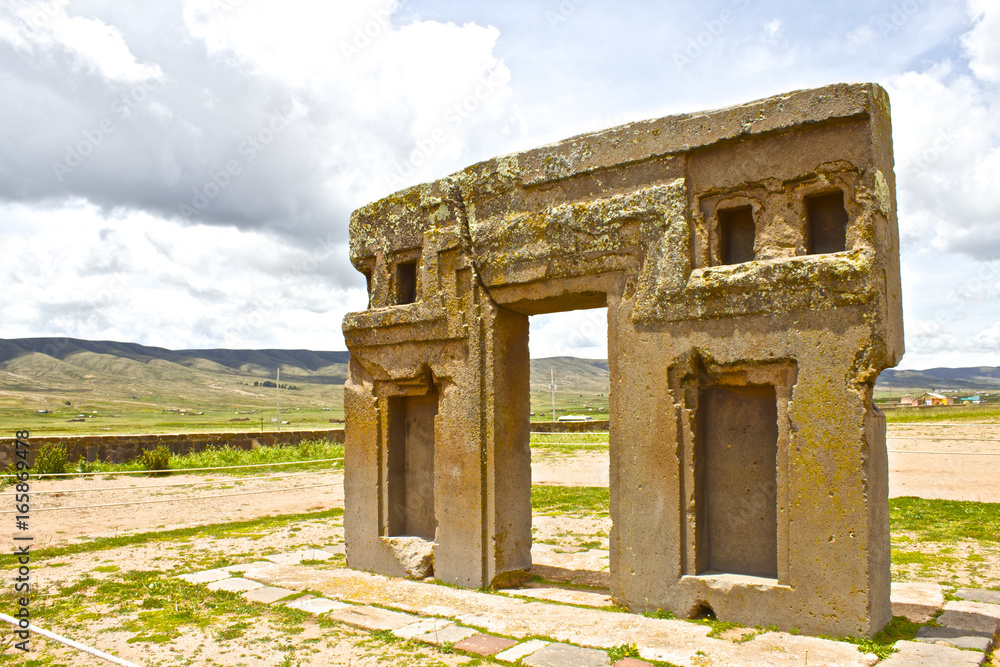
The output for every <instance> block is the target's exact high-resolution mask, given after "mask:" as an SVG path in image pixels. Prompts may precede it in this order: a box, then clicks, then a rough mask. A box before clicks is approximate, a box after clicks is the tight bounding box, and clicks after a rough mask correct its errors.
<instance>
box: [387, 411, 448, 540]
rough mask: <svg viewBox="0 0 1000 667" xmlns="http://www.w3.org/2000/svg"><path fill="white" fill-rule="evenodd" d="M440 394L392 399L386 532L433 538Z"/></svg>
mask: <svg viewBox="0 0 1000 667" xmlns="http://www.w3.org/2000/svg"><path fill="white" fill-rule="evenodd" d="M437 413H438V394H437V393H432V394H427V395H425V396H395V397H391V398H389V415H388V416H389V425H388V426H389V434H388V435H389V437H388V452H387V457H386V458H387V461H386V463H387V475H386V486H387V489H386V491H387V494H386V495H387V500H388V503H387V504H388V525H387V526H386V528H387V530H386V532H387V535H388V536H390V537H395V536H402V535H406V536H415V537H421V538H423V539H425V540H429V541H433V540H434V535H435V532H436V530H437V519H436V518H435V515H434V418H435V417H436V416H437Z"/></svg>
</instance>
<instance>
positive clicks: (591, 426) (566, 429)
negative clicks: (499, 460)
mask: <svg viewBox="0 0 1000 667" xmlns="http://www.w3.org/2000/svg"><path fill="white" fill-rule="evenodd" d="M610 423H611V422H609V421H608V420H607V419H595V420H594V421H590V422H531V431H532V432H533V433H590V432H592V431H607V430H608V426H609V424H610Z"/></svg>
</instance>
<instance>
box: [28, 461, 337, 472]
mask: <svg viewBox="0 0 1000 667" xmlns="http://www.w3.org/2000/svg"><path fill="white" fill-rule="evenodd" d="M343 460H344V457H343V456H341V457H340V458H337V459H312V460H309V461H284V462H282V463H251V464H247V465H240V466H218V467H214V468H167V469H165V470H106V471H104V472H53V473H45V474H43V475H40V476H42V477H91V476H93V475H154V474H156V473H164V472H180V473H184V472H201V471H204V470H236V469H237V468H268V467H271V466H298V465H305V464H306V463H326V462H327V461H343Z"/></svg>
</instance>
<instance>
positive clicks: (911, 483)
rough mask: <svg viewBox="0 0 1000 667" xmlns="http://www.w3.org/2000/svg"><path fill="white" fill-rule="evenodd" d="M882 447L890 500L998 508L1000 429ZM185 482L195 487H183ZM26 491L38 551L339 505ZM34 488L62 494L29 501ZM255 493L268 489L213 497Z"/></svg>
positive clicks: (226, 489) (548, 463) (307, 489)
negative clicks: (96, 539)
mask: <svg viewBox="0 0 1000 667" xmlns="http://www.w3.org/2000/svg"><path fill="white" fill-rule="evenodd" d="M888 449H889V495H890V496H891V497H897V496H918V497H921V498H938V499H945V500H974V501H980V502H991V503H997V502H1000V484H997V483H996V480H997V478H998V473H1000V425H997V424H991V425H945V426H937V425H933V424H913V425H909V424H907V425H897V424H892V425H890V426H889V433H888ZM194 482H197V483H199V485H198V486H189V484H191V483H194ZM205 482H210V483H208V484H204V483H205ZM532 482H533V483H535V484H554V485H561V486H607V485H608V455H607V453H606V452H589V451H588V452H579V453H576V454H573V455H566V454H560V453H553V452H548V451H536V452H535V453H534V454H533V456H532ZM164 485H171V486H164ZM316 485H323V486H316ZM99 489H106V490H99ZM279 489H280V490H281V491H279ZM83 490H88V491H87V492H82V491H83ZM32 491H33V493H34V494H35V495H34V499H33V510H32V513H33V517H32V520H33V526H32V532H33V533H34V535H35V541H36V546H37V547H38V548H41V547H46V546H58V545H61V544H66V543H68V542H71V541H74V540H76V539H79V538H84V537H91V538H92V537H102V536H114V535H120V534H123V533H126V532H133V531H149V530H170V529H173V528H186V527H190V526H197V525H204V524H214V523H224V522H228V521H242V520H246V519H252V518H254V517H259V516H269V515H278V514H295V513H300V512H307V511H316V510H326V509H332V508H335V507H343V503H344V491H343V474H342V473H340V472H335V473H324V474H314V473H311V474H308V475H301V474H295V475H293V476H281V475H262V476H259V477H250V476H246V477H242V476H241V477H218V478H215V479H214V480H213V478H212V477H204V476H198V475H183V474H172V475H170V476H169V477H160V478H148V477H145V476H141V475H130V476H129V475H121V476H117V477H116V478H114V479H110V480H109V479H105V478H100V477H98V478H88V479H74V480H58V481H57V480H40V481H35V482H33V483H32ZM40 491H46V492H48V491H57V492H62V493H55V494H46V495H38V492H40ZM257 491H273V492H270V493H259V494H255V495H242V496H238V495H237V496H233V497H221V496H231V495H232V494H239V493H254V492H257ZM190 496H220V497H218V498H214V499H209V500H204V499H201V500H194V501H183V500H177V501H174V502H159V503H152V504H143V505H132V506H127V507H114V506H112V507H96V508H93V509H74V510H64V511H43V510H40V508H42V507H69V506H77V505H114V504H117V503H128V502H134V501H136V500H143V501H146V500H169V499H171V498H184V497H190ZM7 513H8V514H9V513H10V512H7Z"/></svg>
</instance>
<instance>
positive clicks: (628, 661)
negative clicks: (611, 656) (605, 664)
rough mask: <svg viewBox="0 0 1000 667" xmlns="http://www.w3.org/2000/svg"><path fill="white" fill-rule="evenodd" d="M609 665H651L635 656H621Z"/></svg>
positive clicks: (633, 666) (617, 666) (635, 666)
mask: <svg viewBox="0 0 1000 667" xmlns="http://www.w3.org/2000/svg"><path fill="white" fill-rule="evenodd" d="M611 667H653V665H652V664H651V663H648V662H646V661H645V660H636V659H635V658H622V659H621V660H619V661H618V662H616V663H615V664H613V665H611Z"/></svg>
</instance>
